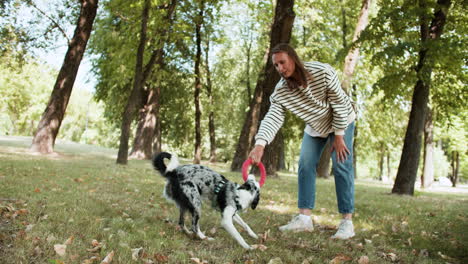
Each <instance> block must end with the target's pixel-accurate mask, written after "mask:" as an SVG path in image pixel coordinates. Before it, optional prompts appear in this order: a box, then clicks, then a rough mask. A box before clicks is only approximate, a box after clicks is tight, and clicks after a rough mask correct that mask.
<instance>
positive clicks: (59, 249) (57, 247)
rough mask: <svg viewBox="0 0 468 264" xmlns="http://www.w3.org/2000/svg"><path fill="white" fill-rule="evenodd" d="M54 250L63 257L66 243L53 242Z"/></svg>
mask: <svg viewBox="0 0 468 264" xmlns="http://www.w3.org/2000/svg"><path fill="white" fill-rule="evenodd" d="M54 250H55V253H57V255H59V256H62V257H63V256H65V254H66V250H67V245H61V244H55V245H54Z"/></svg>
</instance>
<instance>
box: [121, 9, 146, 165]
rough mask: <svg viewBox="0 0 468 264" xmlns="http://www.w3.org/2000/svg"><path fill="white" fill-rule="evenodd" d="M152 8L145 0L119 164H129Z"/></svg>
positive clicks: (123, 125)
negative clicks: (129, 143)
mask: <svg viewBox="0 0 468 264" xmlns="http://www.w3.org/2000/svg"><path fill="white" fill-rule="evenodd" d="M150 8H151V0H145V4H144V7H143V11H142V20H141V30H140V43H139V45H138V50H137V56H136V64H135V75H134V78H133V89H132V92H131V94H130V97H129V98H128V101H127V105H126V106H125V110H124V112H123V115H122V125H121V128H120V130H121V131H120V145H119V152H118V154H117V163H118V164H127V161H128V140H129V138H130V126H131V124H132V122H133V119H134V118H135V114H136V113H135V112H136V110H137V109H138V105H139V101H140V99H141V98H140V96H141V93H142V90H143V85H144V83H143V82H142V81H143V56H144V52H145V44H146V34H147V26H148V17H149V10H150Z"/></svg>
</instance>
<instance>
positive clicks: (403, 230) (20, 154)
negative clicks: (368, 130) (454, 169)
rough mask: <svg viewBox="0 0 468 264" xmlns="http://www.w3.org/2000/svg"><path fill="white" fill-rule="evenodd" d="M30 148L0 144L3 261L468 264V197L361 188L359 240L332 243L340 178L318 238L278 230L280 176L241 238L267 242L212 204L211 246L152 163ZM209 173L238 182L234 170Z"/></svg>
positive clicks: (62, 146) (285, 185) (319, 217)
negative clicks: (191, 231)
mask: <svg viewBox="0 0 468 264" xmlns="http://www.w3.org/2000/svg"><path fill="white" fill-rule="evenodd" d="M29 140H30V138H17V137H15V138H8V137H0V213H1V215H0V263H101V261H102V260H103V259H104V258H105V257H106V256H107V255H108V254H109V253H111V252H113V253H114V256H113V260H112V263H269V262H270V261H272V260H273V259H276V261H278V262H274V263H299V264H300V263H468V250H467V248H468V196H467V195H466V193H465V194H463V193H452V194H450V193H445V194H441V193H429V192H422V191H418V192H417V194H416V195H415V197H407V196H395V195H390V194H389V193H390V189H391V186H389V185H383V186H380V185H379V184H376V183H375V182H369V181H358V182H357V183H356V215H355V218H354V224H355V228H356V231H357V232H356V233H357V235H356V237H354V238H352V239H350V240H348V241H334V240H330V239H329V237H330V236H331V235H332V234H333V233H334V232H335V230H334V229H335V228H336V227H335V225H336V224H337V223H338V222H339V215H338V214H337V213H336V198H335V192H334V183H333V180H318V182H317V191H318V194H317V210H315V224H316V229H315V231H313V232H309V233H286V234H284V233H281V232H279V231H278V226H279V225H282V224H285V223H286V222H287V221H289V220H290V218H291V216H292V215H293V214H294V213H296V178H295V177H294V176H293V175H290V174H287V173H282V174H281V176H280V178H278V179H273V178H270V179H267V181H266V184H265V185H264V187H263V189H262V195H261V200H260V204H259V207H257V210H255V211H252V210H249V211H247V212H245V213H243V214H242V216H243V218H244V220H245V221H246V222H247V223H248V224H249V225H250V226H251V227H252V229H253V230H254V231H255V232H257V233H258V234H259V236H260V237H261V239H259V240H257V241H255V240H254V239H252V238H250V237H249V236H248V235H247V234H246V232H241V234H242V235H243V236H244V238H245V239H246V240H247V242H248V243H250V244H256V245H259V246H258V249H256V250H253V251H246V250H244V249H243V248H241V247H240V246H239V245H238V244H237V243H236V242H235V241H234V240H233V239H232V238H231V237H230V236H229V235H228V234H227V232H225V231H224V230H223V229H222V227H221V226H220V223H219V220H220V214H219V212H217V211H214V210H212V209H211V208H210V207H209V206H205V207H204V213H203V216H202V219H201V227H202V229H203V230H204V231H205V233H206V234H208V235H209V236H212V237H214V238H215V240H214V241H200V240H196V239H193V238H190V237H188V236H186V235H185V234H183V233H182V232H181V231H179V230H178V229H177V225H176V220H177V218H178V210H177V209H176V208H175V206H174V205H173V204H172V203H169V202H167V201H166V200H165V199H164V198H163V197H162V188H163V186H164V180H163V178H162V177H161V176H159V175H158V174H156V173H155V172H154V171H153V169H152V167H151V164H150V162H149V161H134V160H132V161H130V162H129V164H128V165H127V166H120V165H116V164H115V157H114V155H115V153H116V151H115V150H108V149H104V148H97V147H92V146H83V145H78V144H71V143H64V142H59V143H58V145H57V148H56V149H57V150H58V151H59V153H60V155H54V156H49V157H42V156H37V155H31V154H30V153H28V151H27V147H28V145H29V142H30V141H29ZM183 161H184V160H183ZM184 162H187V161H184ZM209 166H210V167H212V168H213V169H215V170H217V171H219V172H221V173H222V174H224V175H225V176H226V177H228V178H229V179H231V180H233V181H237V182H240V181H241V180H242V177H241V175H240V174H238V173H231V172H229V171H228V167H229V166H228V165H227V164H221V163H218V164H210V165H209ZM206 205H208V204H206ZM187 223H189V220H188V219H187ZM239 230H240V228H239ZM93 240H94V242H93ZM54 246H55V247H56V249H54ZM64 246H66V250H65V252H62V253H64V254H63V255H59V254H58V253H57V251H58V252H60V250H59V247H62V249H63V247H64ZM139 248H140V249H141V250H140V251H138V250H136V249H139ZM132 250H133V251H132ZM132 252H133V253H134V254H133V255H134V256H133V257H134V258H135V260H134V259H132ZM135 252H139V254H137V253H135ZM365 256H366V257H367V258H368V260H369V261H368V262H366V261H365ZM279 259H280V260H281V261H282V262H279ZM272 263H273V261H272Z"/></svg>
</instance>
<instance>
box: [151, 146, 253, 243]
mask: <svg viewBox="0 0 468 264" xmlns="http://www.w3.org/2000/svg"><path fill="white" fill-rule="evenodd" d="M165 159H168V160H170V161H169V164H168V165H167V166H166V164H165V163H164V160H165ZM153 166H154V168H155V169H156V170H158V171H159V172H160V173H161V175H162V176H163V177H164V178H166V181H167V182H166V186H165V187H164V196H165V197H166V199H168V200H170V201H173V202H175V203H176V205H177V206H178V207H179V210H180V216H179V226H180V227H181V229H182V230H183V231H184V232H185V233H187V234H193V233H195V234H196V236H198V237H199V238H200V239H208V240H212V239H213V238H210V237H207V236H205V235H204V234H203V233H202V232H201V230H200V226H199V220H200V216H201V207H202V198H205V199H207V200H208V201H210V202H211V203H212V206H213V207H214V208H215V209H217V210H219V211H221V214H222V220H221V225H222V226H223V227H224V228H225V229H226V230H227V231H228V233H229V234H231V236H232V237H233V238H234V239H236V240H237V242H239V244H240V245H241V246H242V247H244V248H245V249H252V247H251V246H249V244H247V243H246V242H245V240H244V239H243V238H242V236H241V235H240V234H239V232H238V231H237V229H236V228H235V227H234V224H233V222H232V220H233V219H234V221H235V222H237V223H238V224H239V225H240V226H242V227H243V228H244V229H245V230H246V231H247V233H248V234H249V235H250V236H251V237H253V238H255V239H257V238H258V236H257V235H256V234H255V233H254V232H253V231H252V229H250V227H249V226H248V225H247V224H246V223H245V222H244V221H243V220H242V218H241V217H240V216H239V215H238V214H237V213H238V212H239V211H242V210H244V209H247V208H248V207H251V208H252V209H255V208H256V207H257V204H258V202H259V200H260V187H259V185H258V183H257V182H256V181H255V177H253V176H250V175H249V178H248V179H247V181H246V182H245V183H244V184H242V185H239V184H237V183H233V182H230V181H228V180H227V179H226V178H225V177H224V176H223V175H221V174H219V173H217V172H215V171H213V170H211V169H209V168H207V167H205V166H201V165H196V164H193V165H179V161H178V159H177V156H175V155H171V154H169V153H167V152H161V153H159V154H158V155H155V156H154V157H153ZM187 211H189V212H190V213H191V214H192V231H189V230H188V229H187V227H186V226H185V223H184V215H185V212H187Z"/></svg>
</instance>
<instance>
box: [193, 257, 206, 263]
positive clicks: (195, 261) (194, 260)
mask: <svg viewBox="0 0 468 264" xmlns="http://www.w3.org/2000/svg"><path fill="white" fill-rule="evenodd" d="M190 260H191V261H193V262H194V263H196V264H208V261H206V260H200V259H199V258H190Z"/></svg>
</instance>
